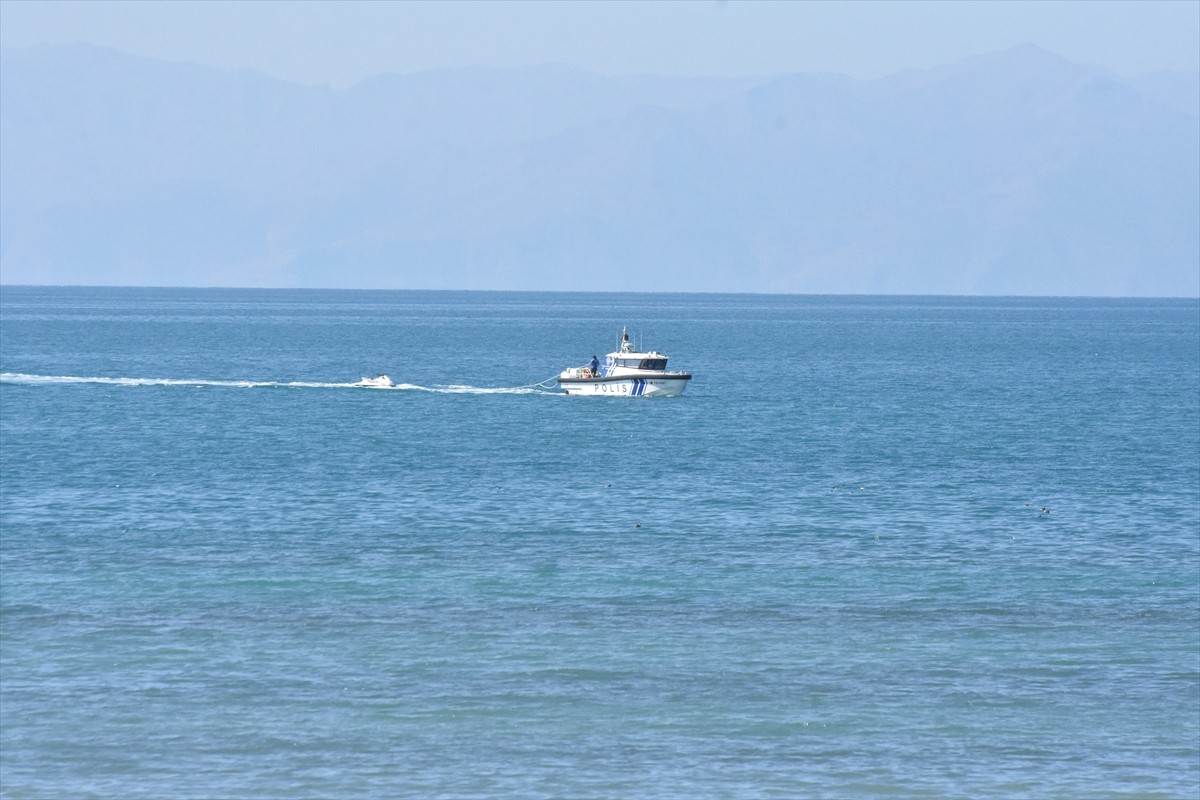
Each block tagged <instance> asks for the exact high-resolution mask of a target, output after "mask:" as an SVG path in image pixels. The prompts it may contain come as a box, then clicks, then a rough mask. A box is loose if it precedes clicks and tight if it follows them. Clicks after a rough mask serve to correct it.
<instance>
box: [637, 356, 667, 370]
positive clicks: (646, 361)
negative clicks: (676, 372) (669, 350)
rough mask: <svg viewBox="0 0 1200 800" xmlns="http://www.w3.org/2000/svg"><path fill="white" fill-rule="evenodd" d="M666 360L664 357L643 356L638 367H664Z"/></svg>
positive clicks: (665, 366)
mask: <svg viewBox="0 0 1200 800" xmlns="http://www.w3.org/2000/svg"><path fill="white" fill-rule="evenodd" d="M666 368H667V360H666V359H665V358H643V359H642V363H640V364H638V369H660V370H661V369H666Z"/></svg>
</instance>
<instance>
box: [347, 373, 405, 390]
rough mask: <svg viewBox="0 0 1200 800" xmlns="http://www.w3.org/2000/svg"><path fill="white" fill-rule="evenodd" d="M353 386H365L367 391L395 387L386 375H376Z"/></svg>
mask: <svg viewBox="0 0 1200 800" xmlns="http://www.w3.org/2000/svg"><path fill="white" fill-rule="evenodd" d="M354 385H355V386H365V387H367V388H368V389H391V388H394V387H395V386H396V384H394V383H392V379H391V378H389V377H388V376H387V375H376V376H375V377H374V378H363V379H362V380H361V381H359V382H358V383H356V384H354Z"/></svg>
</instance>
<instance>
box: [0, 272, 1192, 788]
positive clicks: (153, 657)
mask: <svg viewBox="0 0 1200 800" xmlns="http://www.w3.org/2000/svg"><path fill="white" fill-rule="evenodd" d="M626 324H628V325H629V326H630V330H631V332H632V333H633V336H634V339H635V341H638V340H639V339H640V342H641V343H642V344H644V345H646V346H647V347H655V348H657V349H659V350H661V351H663V352H666V353H668V354H669V355H670V357H671V367H673V368H678V369H687V370H690V371H692V372H693V373H694V375H695V379H694V380H693V381H692V383H691V385H690V387H689V388H688V391H687V393H686V394H685V395H684V396H683V397H680V398H674V399H658V400H655V399H647V398H638V399H633V398H622V399H615V398H579V397H566V396H564V395H561V394H558V393H557V392H556V391H551V390H543V389H539V388H537V387H532V388H530V387H531V386H532V385H533V384H536V383H537V382H539V381H542V380H543V379H545V378H547V377H548V376H552V375H555V374H557V372H558V371H559V370H560V369H562V368H563V367H566V366H577V365H581V364H584V363H586V362H587V361H588V359H590V357H591V356H592V354H593V353H595V354H598V355H600V356H603V354H604V353H605V352H607V351H608V350H611V349H612V347H613V345H614V344H615V341H616V338H617V335H618V334H619V332H620V329H621V326H622V325H626ZM0 373H3V374H2V375H0V605H2V609H0V796H2V797H3V798H6V799H7V798H11V800H18V798H48V799H50V800H60V799H65V798H72V799H73V798H92V797H95V798H130V799H135V798H167V799H171V798H288V799H289V800H290V799H291V798H364V799H366V800H383V799H384V798H810V797H811V798H878V797H886V798H1080V799H1086V800H1092V799H1093V798H1181V799H1182V800H1195V798H1196V797H1197V794H1198V793H1200V304H1198V303H1197V302H1196V301H1192V300H1158V301H1156V300H1064V299H1038V300H1031V299H1013V298H1004V299H972V298H872V297H854V298H848V297H841V298H839V297H797V296H788V297H779V296H738V295H636V294H587V295H566V294H516V293H514V294H504V293H495V294H491V293H479V294H475V293H436V292H434V293H418V292H413V293H409V292H319V291H313V292H305V291H232V290H231V291H206V290H165V289H164V290H146V289H140V290H139V289H62V288H59V289H43V288H20V287H4V288H3V289H2V290H0ZM379 373H386V374H388V375H389V376H391V378H392V379H393V380H394V381H396V382H397V383H399V384H401V388H398V389H392V390H381V389H366V388H355V387H352V386H350V384H352V383H354V382H356V381H358V380H359V379H360V378H362V377H363V376H373V375H376V374H379ZM549 385H551V386H552V384H549ZM520 387H524V388H520Z"/></svg>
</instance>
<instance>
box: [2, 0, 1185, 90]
mask: <svg viewBox="0 0 1200 800" xmlns="http://www.w3.org/2000/svg"><path fill="white" fill-rule="evenodd" d="M76 41H86V42H90V43H92V44H97V45H104V46H108V47H112V48H115V49H117V50H122V51H125V52H127V53H132V54H134V55H140V56H147V57H151V58H160V59H166V60H172V61H190V62H194V63H198V64H207V65H211V66H217V67H223V68H230V69H240V68H249V69H254V70H258V71H261V72H265V73H267V74H269V75H272V76H274V77H277V78H282V79H284V80H290V81H295V82H299V83H308V84H329V85H332V86H335V87H339V88H341V87H345V86H349V85H352V84H354V83H356V82H357V81H360V80H362V79H364V78H367V77H370V76H372V75H377V74H380V73H384V72H398V73H413V72H421V71H425V70H431V69H440V68H446V67H461V66H493V67H514V66H529V65H535V64H548V63H559V64H570V65H574V66H578V67H583V68H585V69H588V70H591V71H593V72H596V73H598V74H601V75H636V74H657V75H703V76H734V75H755V76H758V75H772V74H779V73H793V72H834V73H843V74H847V75H851V76H854V77H856V78H864V79H869V78H877V77H881V76H883V75H887V74H891V73H893V72H897V71H899V70H903V69H912V68H916V69H923V68H928V67H933V66H937V65H941V64H946V63H950V62H954V61H958V60H961V59H963V58H967V57H970V56H973V55H978V54H980V53H988V52H995V51H998V50H1004V49H1008V48H1010V47H1015V46H1016V45H1019V44H1025V43H1032V44H1035V45H1038V46H1039V47H1042V48H1044V49H1046V50H1050V51H1052V52H1054V53H1057V54H1058V55H1060V56H1063V57H1064V58H1066V59H1068V60H1070V61H1075V62H1077V63H1081V64H1088V65H1092V66H1098V67H1101V68H1104V69H1106V70H1108V71H1110V72H1113V73H1115V74H1117V75H1121V76H1124V77H1133V76H1137V75H1142V74H1145V73H1150V72H1157V71H1162V70H1186V71H1197V70H1200V0H1136V2H1125V1H1124V0H1109V1H1108V2H1104V1H1103V0H1093V1H1092V2H1082V1H1066V2H1062V1H1058V0H1053V1H1051V0H997V1H996V2H950V1H949V0H946V1H945V2H907V1H903V0H891V1H889V2H874V1H873V0H859V1H858V2H819V1H816V0H814V1H813V2H758V1H757V0H672V1H670V2H656V1H654V0H651V1H649V2H618V1H615V0H613V1H609V2H592V1H591V0H571V2H549V0H545V1H539V2H524V1H522V2H507V1H503V0H486V1H485V2H475V1H474V0H461V1H460V2H419V1H414V2H386V1H384V0H367V1H366V2H364V1H363V0H336V1H334V2H328V1H326V0H304V1H303V2H292V1H291V0H274V1H269V2H258V1H257V0H249V1H246V0H243V2H232V0H183V1H182V2H180V1H179V0H157V1H156V2H151V1H150V0H135V1H134V2H127V1H125V0H85V1H84V2H76V1H75V0H64V1H63V2H54V1H53V0H34V1H31V0H0V45H3V46H5V47H26V46H30V45H35V44H39V43H67V42H76Z"/></svg>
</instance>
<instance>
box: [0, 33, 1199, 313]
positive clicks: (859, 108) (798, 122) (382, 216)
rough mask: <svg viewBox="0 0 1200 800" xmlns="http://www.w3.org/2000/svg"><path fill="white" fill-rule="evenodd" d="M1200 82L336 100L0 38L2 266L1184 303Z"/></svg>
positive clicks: (484, 89) (668, 89)
mask: <svg viewBox="0 0 1200 800" xmlns="http://www.w3.org/2000/svg"><path fill="white" fill-rule="evenodd" d="M1189 80H1190V81H1192V82H1191V83H1189ZM1197 85H1200V83H1197V81H1196V79H1195V77H1191V78H1189V76H1188V75H1187V74H1183V75H1180V74H1178V73H1172V74H1168V75H1161V74H1160V75H1155V76H1145V77H1144V78H1142V79H1138V80H1135V81H1122V80H1119V79H1117V78H1114V77H1113V76H1110V75H1107V74H1105V73H1103V72H1100V71H1097V70H1094V69H1090V68H1087V67H1082V66H1079V65H1075V64H1071V63H1069V62H1066V61H1064V60H1062V59H1060V58H1058V57H1056V56H1054V55H1052V54H1050V53H1047V52H1045V51H1042V50H1039V49H1037V48H1035V47H1031V46H1024V47H1019V48H1016V49H1013V50H1010V51H1006V52H1002V53H996V54H992V55H989V56H983V57H978V58H974V59H970V60H968V61H964V62H962V63H958V64H953V65H948V66H945V67H940V68H937V69H933V70H926V71H911V72H904V73H900V74H897V75H893V76H889V77H887V78H884V79H881V80H876V81H856V80H852V79H850V78H845V77H839V76H829V75H790V76H779V77H773V78H757V79H753V78H747V79H736V80H730V79H680V78H658V77H637V78H605V77H600V76H597V75H594V74H590V73H588V72H585V71H582V70H579V69H575V68H572V67H565V66H546V67H538V68H526V69H512V70H500V69H482V68H477V69H458V70H446V71H437V72H428V73H421V74H416V75H381V76H378V77H376V78H372V79H370V80H367V81H364V82H362V83H360V84H358V85H356V86H354V87H351V88H349V89H347V90H344V91H335V90H332V89H329V88H326V87H312V86H302V85H297V84H290V83H286V82H283V81H277V80H274V79H272V78H269V77H267V76H264V75H261V74H258V73H254V72H247V71H237V72H231V71H223V70H218V69H213V68H208V67H200V66H196V65H189V64H178V63H167V62H161V61H152V60H148V59H142V58H136V57H133V56H128V55H124V54H121V53H118V52H115V51H112V50H106V49H102V48H97V47H92V46H89V45H72V46H43V47H37V48H30V49H26V50H19V51H5V52H4V53H3V54H0V278H2V280H3V281H4V282H6V283H49V284H62V283H80V284H110V283H126V284H147V285H227V286H325V287H364V288H372V287H381V288H406V287H412V288H484V289H567V290H571V289H580V290H587V289H613V290H631V291H638V290H682V291H788V292H866V293H936V294H941V293H956V294H1032V295H1047V294H1075V295H1183V296H1197V295H1200V231H1198V228H1200V119H1198V118H1197V116H1196V114H1195V113H1194V111H1193V107H1192V106H1189V105H1188V97H1189V95H1188V92H1189V86H1197Z"/></svg>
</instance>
